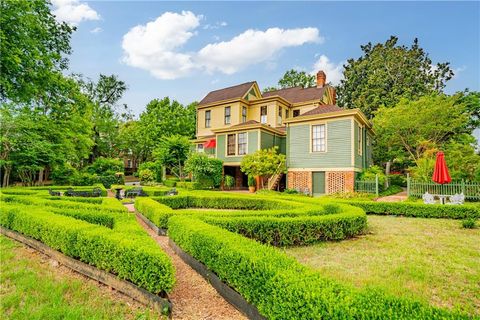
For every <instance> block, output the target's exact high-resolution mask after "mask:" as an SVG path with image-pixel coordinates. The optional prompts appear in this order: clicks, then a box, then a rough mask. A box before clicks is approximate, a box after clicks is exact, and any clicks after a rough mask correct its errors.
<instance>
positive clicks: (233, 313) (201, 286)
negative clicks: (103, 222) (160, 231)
mask: <svg viewBox="0 0 480 320" xmlns="http://www.w3.org/2000/svg"><path fill="white" fill-rule="evenodd" d="M125 207H127V208H128V211H129V212H135V207H134V206H133V204H125ZM137 221H138V223H139V224H140V225H141V226H142V227H143V228H144V229H145V231H147V233H148V234H149V235H150V237H152V238H153V239H154V240H155V241H156V242H157V244H158V245H159V246H160V247H161V248H162V249H163V251H165V252H166V253H167V254H168V255H169V256H170V257H171V258H172V262H173V265H174V266H175V278H176V283H175V287H174V288H173V291H172V292H171V293H170V294H169V297H170V301H171V302H172V305H173V308H172V309H173V310H172V311H173V312H172V318H173V319H192V320H202V319H211V320H214V319H215V320H217V319H220V320H222V319H225V320H227V319H228V320H236V319H247V318H246V317H245V316H243V315H242V314H241V313H240V311H238V310H237V309H235V307H233V306H232V305H231V304H229V303H228V302H227V301H226V300H225V299H223V297H222V296H220V294H218V292H217V291H216V290H215V289H214V288H213V287H212V286H211V285H210V284H209V283H208V282H207V281H206V280H205V279H204V278H203V277H202V276H201V275H199V274H198V273H197V272H196V271H195V270H193V269H192V268H191V267H190V266H189V265H187V264H186V263H185V262H183V260H182V259H181V258H180V257H179V256H177V255H176V254H175V253H174V252H173V250H172V249H171V248H170V246H169V245H168V237H166V236H159V235H157V234H156V233H155V232H154V231H153V230H152V229H150V228H149V227H148V226H147V225H146V224H145V222H143V221H142V220H141V219H140V218H137Z"/></svg>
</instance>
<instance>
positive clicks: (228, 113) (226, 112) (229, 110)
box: [225, 107, 232, 124]
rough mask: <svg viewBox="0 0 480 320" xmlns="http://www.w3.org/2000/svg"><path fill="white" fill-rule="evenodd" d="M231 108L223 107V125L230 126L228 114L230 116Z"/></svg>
mask: <svg viewBox="0 0 480 320" xmlns="http://www.w3.org/2000/svg"><path fill="white" fill-rule="evenodd" d="M231 111H232V108H231V107H225V124H230V118H231V117H230V114H231Z"/></svg>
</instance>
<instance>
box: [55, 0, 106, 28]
mask: <svg viewBox="0 0 480 320" xmlns="http://www.w3.org/2000/svg"><path fill="white" fill-rule="evenodd" d="M52 4H53V7H54V10H53V14H54V15H55V18H56V19H57V21H62V22H66V23H68V24H71V25H78V24H79V23H80V22H82V21H85V20H99V19H100V15H99V14H98V13H97V12H96V11H95V10H93V9H92V8H91V7H90V6H89V5H88V4H86V3H82V2H80V1H79V0H52Z"/></svg>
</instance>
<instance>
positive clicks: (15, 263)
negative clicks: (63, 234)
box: [0, 236, 159, 319]
mask: <svg viewBox="0 0 480 320" xmlns="http://www.w3.org/2000/svg"><path fill="white" fill-rule="evenodd" d="M0 254H1V256H0V260H1V263H0V265H1V269H0V270H1V273H0V275H1V277H0V313H1V314H2V315H3V316H2V318H3V319H152V318H156V319H158V318H159V316H158V315H157V314H155V313H154V312H152V311H150V310H148V309H146V308H143V307H138V306H137V307H133V306H128V305H127V303H126V302H124V301H120V300H116V299H115V298H114V295H113V294H109V293H108V292H107V290H108V289H106V287H102V288H101V289H100V288H99V287H97V286H95V285H94V284H93V282H91V281H85V280H81V279H80V278H79V277H74V276H72V275H70V274H68V273H62V272H57V270H58V269H56V268H54V267H52V266H51V265H50V264H49V263H48V262H47V263H42V262H41V260H40V258H39V257H38V256H33V255H31V254H30V253H29V252H28V251H27V250H26V249H25V248H24V247H23V246H21V245H20V244H18V243H17V242H15V241H13V240H10V239H8V238H6V237H4V236H0Z"/></svg>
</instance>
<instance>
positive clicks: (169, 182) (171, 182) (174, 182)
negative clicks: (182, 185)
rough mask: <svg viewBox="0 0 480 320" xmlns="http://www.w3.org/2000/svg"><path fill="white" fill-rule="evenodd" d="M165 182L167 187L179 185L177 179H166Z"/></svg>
mask: <svg viewBox="0 0 480 320" xmlns="http://www.w3.org/2000/svg"><path fill="white" fill-rule="evenodd" d="M163 184H164V185H165V186H167V187H170V188H174V187H176V185H177V180H174V179H166V180H165V181H163Z"/></svg>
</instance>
